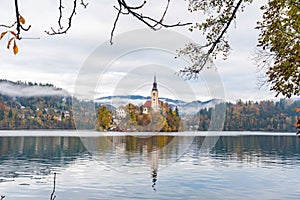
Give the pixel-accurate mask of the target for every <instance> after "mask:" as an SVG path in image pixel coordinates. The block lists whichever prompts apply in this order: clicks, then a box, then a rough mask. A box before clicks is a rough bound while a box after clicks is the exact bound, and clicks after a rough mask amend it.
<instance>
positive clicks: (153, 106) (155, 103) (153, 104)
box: [143, 75, 162, 114]
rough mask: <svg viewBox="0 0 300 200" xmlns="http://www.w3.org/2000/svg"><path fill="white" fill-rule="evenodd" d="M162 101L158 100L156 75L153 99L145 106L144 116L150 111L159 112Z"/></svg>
mask: <svg viewBox="0 0 300 200" xmlns="http://www.w3.org/2000/svg"><path fill="white" fill-rule="evenodd" d="M161 104H162V101H160V100H159V99H158V89H157V82H156V75H154V81H153V86H152V90H151V99H150V100H148V101H146V102H145V103H144V105H143V114H149V112H150V111H152V112H158V111H159V110H160V105H161Z"/></svg>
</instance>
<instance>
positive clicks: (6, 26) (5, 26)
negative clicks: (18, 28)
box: [0, 22, 17, 28]
mask: <svg viewBox="0 0 300 200" xmlns="http://www.w3.org/2000/svg"><path fill="white" fill-rule="evenodd" d="M16 24H17V22H14V23H13V24H12V25H4V24H0V27H4V28H12V27H14V26H15V25H16Z"/></svg>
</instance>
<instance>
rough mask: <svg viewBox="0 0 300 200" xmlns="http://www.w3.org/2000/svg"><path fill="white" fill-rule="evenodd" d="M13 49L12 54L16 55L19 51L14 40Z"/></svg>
mask: <svg viewBox="0 0 300 200" xmlns="http://www.w3.org/2000/svg"><path fill="white" fill-rule="evenodd" d="M13 49H14V54H15V55H16V54H17V53H18V51H19V49H18V46H17V43H16V40H14V47H13Z"/></svg>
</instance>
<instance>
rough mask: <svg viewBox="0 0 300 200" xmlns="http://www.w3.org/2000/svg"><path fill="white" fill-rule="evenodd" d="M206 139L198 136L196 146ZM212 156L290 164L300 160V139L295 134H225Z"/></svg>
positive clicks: (198, 146)
mask: <svg viewBox="0 0 300 200" xmlns="http://www.w3.org/2000/svg"><path fill="white" fill-rule="evenodd" d="M204 139H205V138H204V137H196V138H195V140H194V144H193V145H194V147H196V149H198V150H199V149H200V148H201V144H202V142H203V141H204ZM198 150H196V151H198ZM210 156H211V157H212V158H214V159H217V160H229V161H230V160H237V161H240V162H247V163H258V162H262V163H266V164H272V163H273V164H276V163H279V164H280V163H285V164H288V163H289V162H300V141H299V140H298V139H297V138H296V137H294V136H263V135H253V136H223V137H220V138H219V140H218V142H217V143H216V145H215V146H214V148H213V149H212V152H211V154H210Z"/></svg>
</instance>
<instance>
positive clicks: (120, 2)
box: [0, 0, 300, 97]
mask: <svg viewBox="0 0 300 200" xmlns="http://www.w3.org/2000/svg"><path fill="white" fill-rule="evenodd" d="M188 2H189V4H188V9H187V11H188V12H202V13H203V14H204V15H205V17H204V20H203V21H199V22H196V23H194V24H192V23H181V22H175V23H174V24H168V23H165V18H166V17H167V11H168V10H169V9H170V8H169V5H170V3H171V0H166V2H165V3H166V5H164V6H165V9H164V11H163V12H162V14H161V17H159V18H158V19H156V18H153V17H151V16H148V15H147V13H142V9H143V8H145V7H147V5H148V2H147V1H141V3H140V4H139V5H130V4H128V2H127V1H126V0H116V6H115V7H114V9H115V10H116V12H117V15H116V18H115V22H114V24H113V28H112V30H111V43H112V39H113V35H114V32H115V29H116V26H117V22H118V20H119V18H120V16H121V15H130V16H132V17H133V18H135V19H137V20H138V21H140V22H141V23H144V24H145V25H146V26H148V27H149V28H151V29H153V30H159V29H161V28H162V27H164V28H172V27H178V26H187V27H188V28H189V30H190V31H196V30H199V31H200V32H201V35H202V34H204V35H205V37H206V43H204V44H192V43H190V44H186V46H185V47H183V48H182V49H180V50H179V51H178V55H179V56H182V55H187V56H188V57H189V58H190V60H191V61H192V65H191V66H188V67H186V68H184V69H182V70H180V74H181V75H182V76H184V77H186V78H188V79H191V78H197V77H198V75H199V74H200V72H201V71H202V69H203V68H204V67H205V66H206V64H207V63H208V62H211V57H213V58H216V57H217V56H219V55H223V57H224V59H226V58H227V56H228V54H229V50H230V44H229V41H228V39H227V38H228V37H227V32H228V28H229V27H230V26H232V24H233V23H234V21H235V19H236V17H237V13H238V12H244V11H245V10H246V7H247V6H249V5H250V4H251V3H252V2H253V0H222V1H220V0H202V1H198V0H189V1H188ZM14 3H15V11H13V12H15V16H16V19H15V20H12V23H11V24H8V25H7V24H0V27H1V28H4V29H6V30H5V31H3V32H2V33H1V35H0V39H1V38H3V37H4V35H6V34H9V35H10V36H9V37H10V39H9V41H8V44H7V47H8V48H10V47H11V46H12V45H13V52H14V53H15V54H17V53H18V47H17V44H16V41H17V40H21V39H22V36H21V35H22V31H29V30H30V27H31V26H30V25H29V26H25V23H26V21H25V16H22V15H21V13H22V12H21V10H22V9H19V5H18V0H15V1H14ZM79 6H81V7H82V8H87V6H88V2H85V1H84V0H73V8H72V12H71V13H70V14H69V15H68V16H65V12H64V8H65V7H64V1H63V0H60V1H59V5H58V12H59V18H58V28H57V29H55V28H53V27H51V28H50V30H46V31H45V32H46V33H47V34H49V35H59V34H65V33H67V32H68V30H69V29H70V28H71V26H72V22H73V18H74V16H75V14H76V11H77V10H78V9H79ZM162 6H163V5H162ZM114 9H113V8H112V11H113V10H114ZM261 10H262V11H263V20H262V21H260V22H258V23H257V27H254V28H256V29H259V30H260V35H259V37H258V45H257V46H258V53H257V64H258V65H259V66H260V67H263V68H265V69H266V76H267V79H266V83H269V84H270V85H271V90H273V91H275V92H276V95H279V94H282V95H284V96H286V97H291V96H292V95H300V86H299V82H300V76H299V68H300V57H299V55H300V46H299V40H300V21H299V12H300V2H299V1H297V0H268V2H267V4H265V5H263V4H262V6H261ZM65 18H66V19H67V23H66V24H65V25H63V19H65Z"/></svg>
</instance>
